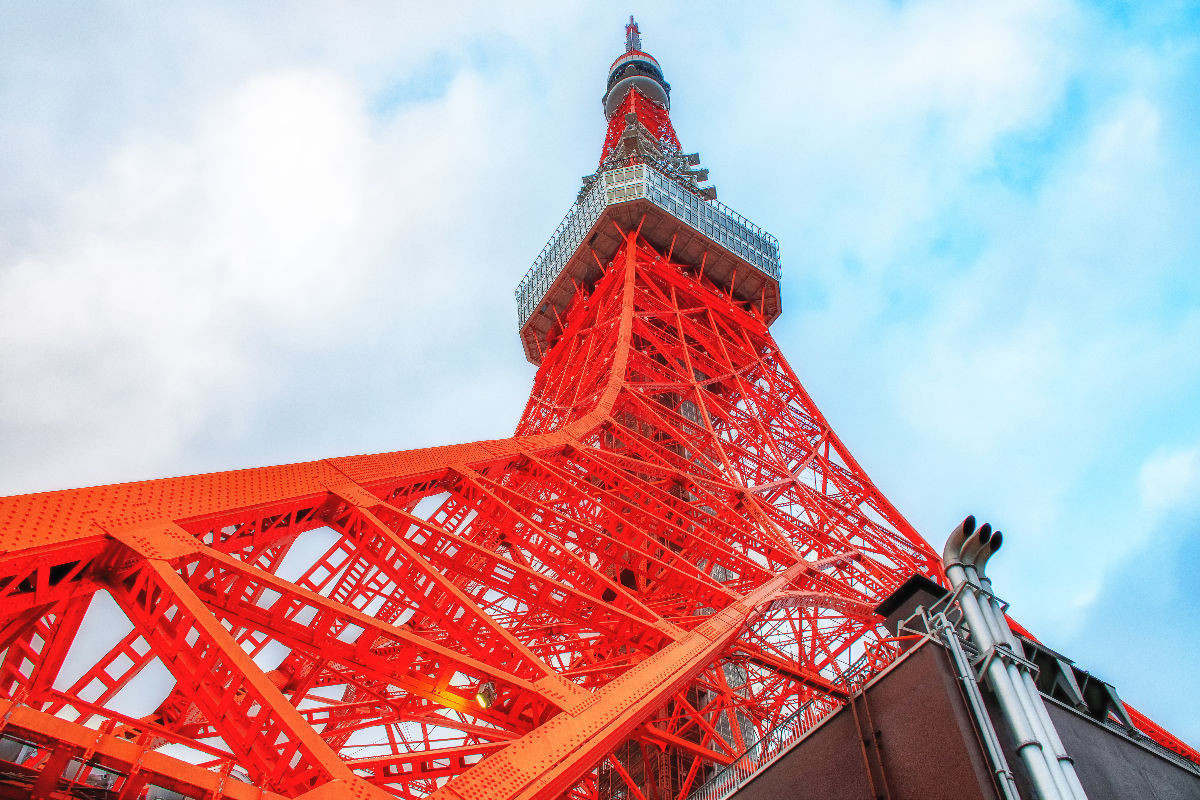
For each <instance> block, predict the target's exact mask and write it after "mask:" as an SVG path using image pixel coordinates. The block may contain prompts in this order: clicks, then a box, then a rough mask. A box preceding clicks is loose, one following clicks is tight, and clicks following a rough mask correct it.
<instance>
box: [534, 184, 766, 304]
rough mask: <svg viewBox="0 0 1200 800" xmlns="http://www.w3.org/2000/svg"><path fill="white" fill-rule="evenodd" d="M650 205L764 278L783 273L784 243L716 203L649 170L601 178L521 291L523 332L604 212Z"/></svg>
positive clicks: (559, 231)
mask: <svg viewBox="0 0 1200 800" xmlns="http://www.w3.org/2000/svg"><path fill="white" fill-rule="evenodd" d="M642 199H646V200H649V201H650V202H651V203H653V204H654V205H656V206H658V207H659V208H661V209H663V210H664V211H666V212H667V213H668V214H670V215H671V216H672V217H674V218H675V219H677V220H679V221H680V222H683V223H684V224H686V225H688V226H689V227H691V228H693V229H694V230H696V231H697V232H699V233H701V234H703V235H704V236H706V237H708V238H709V239H711V240H713V241H714V242H716V243H717V244H719V245H721V246H722V247H724V248H725V249H726V250H728V251H729V252H731V253H733V254H734V255H735V256H737V257H738V258H740V259H742V260H744V261H745V262H746V263H747V264H749V265H750V266H752V267H753V268H754V269H756V270H757V271H759V272H760V273H762V274H763V275H765V276H767V277H769V278H771V279H772V280H775V281H778V280H779V279H780V278H781V277H782V273H783V269H782V265H781V263H780V257H779V240H778V239H776V238H775V237H774V236H772V235H771V234H769V233H767V232H766V231H764V230H763V229H762V228H760V227H758V226H757V225H755V224H754V223H752V222H750V221H749V220H748V219H746V218H745V217H743V216H742V215H741V214H738V213H737V212H736V211H734V210H733V209H731V208H729V207H727V206H725V205H724V204H722V203H719V202H717V201H716V200H703V199H701V198H700V197H698V196H697V195H696V194H695V193H694V192H692V191H690V190H689V189H687V188H686V187H684V186H682V185H681V184H680V183H679V182H678V181H677V180H675V179H674V178H671V177H670V176H668V175H665V174H663V173H662V172H660V171H659V170H657V169H655V168H654V167H653V166H651V165H649V164H633V165H631V166H628V167H618V168H616V169H610V170H606V171H605V172H602V173H600V175H599V176H598V179H597V180H596V181H595V183H593V184H592V186H591V188H590V189H589V190H588V191H587V192H586V193H585V194H584V195H583V197H581V198H580V200H579V202H577V203H576V204H575V205H574V206H572V207H571V210H570V211H568V212H567V215H566V217H564V218H563V221H562V222H561V223H559V226H558V228H556V229H555V231H554V234H553V235H551V237H550V240H549V241H548V242H547V243H546V246H545V247H543V248H542V252H541V253H539V254H538V257H537V258H536V259H535V260H534V262H533V266H531V267H530V268H529V271H528V272H526V273H525V277H524V278H522V279H521V283H520V284H519V285H518V286H517V290H516V293H515V294H516V299H517V324H518V327H524V326H525V323H526V322H528V321H529V318H530V317H531V316H533V314H534V313H535V312H536V311H537V309H538V308H539V306H541V304H542V302H543V301H544V300H545V299H546V295H547V293H548V292H549V291H550V289H551V287H552V286H553V285H554V282H555V280H556V279H557V278H558V276H559V275H560V274H561V273H562V271H563V268H564V267H565V266H566V264H567V262H568V261H569V260H570V259H571V257H572V256H573V255H575V253H576V252H577V251H578V250H579V247H580V245H581V244H582V243H583V240H584V237H585V236H586V235H587V233H588V231H590V230H591V229H592V226H593V225H595V223H596V220H598V219H599V218H600V216H601V214H603V213H604V209H606V208H608V207H609V206H614V205H620V204H622V203H630V202H635V201H637V200H642Z"/></svg>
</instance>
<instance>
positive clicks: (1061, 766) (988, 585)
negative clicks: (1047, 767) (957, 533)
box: [967, 533, 1087, 800]
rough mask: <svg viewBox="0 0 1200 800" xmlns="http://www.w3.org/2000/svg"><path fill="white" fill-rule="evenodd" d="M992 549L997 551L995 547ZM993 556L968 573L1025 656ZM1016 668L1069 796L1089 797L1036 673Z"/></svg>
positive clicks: (1012, 643) (1015, 647)
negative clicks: (996, 583) (996, 582)
mask: <svg viewBox="0 0 1200 800" xmlns="http://www.w3.org/2000/svg"><path fill="white" fill-rule="evenodd" d="M999 535H1000V534H999V533H997V534H996V536H999ZM998 548H999V544H997V546H996V549H998ZM992 552H993V553H994V552H995V549H993V550H992ZM990 557H991V556H990V554H989V555H988V556H987V557H985V558H984V559H983V560H982V561H977V563H976V566H975V567H974V569H973V570H972V569H968V570H967V573H968V577H971V575H970V573H971V572H975V573H976V575H975V577H976V579H977V580H978V582H979V586H980V589H981V594H982V597H983V600H984V606H985V610H986V611H987V612H988V613H989V614H990V615H991V616H992V618H993V620H994V622H995V625H996V627H997V628H999V629H1000V631H1001V633H1002V636H1003V641H1004V643H1005V644H1006V645H1007V646H1008V647H1009V648H1010V649H1011V650H1012V651H1013V652H1014V653H1016V654H1017V655H1019V656H1021V657H1022V658H1024V656H1025V650H1024V648H1023V647H1022V646H1021V643H1020V641H1018V640H1017V637H1016V636H1015V635H1014V634H1013V632H1012V628H1011V627H1010V626H1009V624H1008V618H1007V617H1006V616H1005V615H1004V609H1003V608H1001V607H1000V601H999V600H998V599H997V598H996V593H995V591H994V590H993V588H992V581H991V579H990V578H988V576H987V572H986V567H987V559H988V558H990ZM1011 666H1012V667H1014V668H1017V665H1016V664H1012V665H1011ZM1017 672H1018V674H1019V679H1020V684H1021V686H1020V688H1021V689H1022V690H1023V691H1024V693H1025V695H1026V696H1027V697H1028V700H1029V703H1028V704H1029V707H1030V709H1031V710H1032V712H1033V714H1034V715H1035V717H1036V722H1037V723H1038V725H1039V726H1040V727H1041V728H1042V729H1043V731H1044V732H1045V742H1046V745H1047V746H1048V748H1049V751H1050V753H1051V754H1052V755H1053V756H1054V760H1055V761H1056V762H1058V763H1057V766H1058V770H1059V772H1060V774H1061V775H1062V778H1063V782H1064V784H1065V786H1066V789H1067V792H1068V796H1069V797H1071V798H1073V800H1087V793H1086V792H1085V791H1084V789H1083V784H1081V783H1080V782H1079V775H1078V774H1077V773H1076V772H1075V762H1074V760H1073V759H1072V758H1071V757H1070V756H1069V755H1068V754H1067V749H1066V747H1065V746H1064V745H1063V743H1062V739H1061V738H1060V737H1059V735H1058V730H1057V729H1056V728H1055V727H1054V722H1053V721H1052V720H1051V719H1050V712H1049V711H1047V709H1046V704H1045V702H1043V700H1042V695H1041V693H1040V692H1039V691H1038V688H1037V684H1036V683H1035V682H1034V679H1033V673H1032V672H1031V671H1030V670H1029V669H1028V668H1026V667H1024V666H1021V667H1020V668H1019V669H1017Z"/></svg>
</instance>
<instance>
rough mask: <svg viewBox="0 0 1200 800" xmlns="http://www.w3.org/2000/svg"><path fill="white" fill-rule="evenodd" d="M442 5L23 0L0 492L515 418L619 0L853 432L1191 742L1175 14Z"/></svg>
mask: <svg viewBox="0 0 1200 800" xmlns="http://www.w3.org/2000/svg"><path fill="white" fill-rule="evenodd" d="M432 5H434V4H428V3H424V4H415V3H414V4H411V5H406V4H403V3H401V4H385V3H382V2H379V3H363V4H358V5H355V6H354V7H353V10H346V9H345V8H342V7H341V6H339V5H335V4H332V3H331V4H315V3H301V4H299V5H297V6H289V8H288V12H287V15H286V16H283V15H281V12H280V10H279V9H278V8H277V7H273V6H268V5H266V4H264V5H259V6H250V7H245V6H243V5H240V4H224V5H222V4H217V5H213V4H206V5H204V6H201V5H198V4H196V5H191V4H172V5H170V6H169V7H166V6H164V7H156V8H149V9H147V8H143V7H135V6H132V5H128V4H123V3H108V4H94V5H88V6H83V7H73V8H72V9H71V10H70V11H69V13H68V12H67V11H65V10H63V9H62V7H51V6H47V5H45V4H40V3H27V4H22V3H13V4H9V6H8V7H7V8H6V20H5V25H4V26H3V27H2V28H0V141H2V142H3V143H4V146H3V147H2V148H0V220H3V223H2V225H0V371H2V373H3V380H2V381H0V451H2V452H3V453H4V457H3V458H0V493H6V494H7V493H18V492H25V491H37V490H42V489H51V488H66V487H70V486H77V485H85V484H95V483H108V482H115V481H123V480H134V479H139V478H146V477H158V476H165V475H174V474H186V473H194V472H202V471H210V470H219V469H229V468H234V467H241V466H252V465H259V464H268V463H281V462H288V461H298V460H304V459H311V458H319V457H322V456H328V455H341V454H349V453H360V452H373V451H379V450H388V449H399V448H406V447H415V446H421V445H427V444H435V443H445V442H452V441H464V440H470V439H476V438H484V437H494V436H500V435H505V434H506V433H508V432H510V431H511V429H512V427H513V425H514V424H515V421H516V419H517V416H518V415H519V413H520V409H521V406H522V404H523V401H524V398H525V396H526V394H527V392H528V388H529V385H530V383H531V380H532V367H530V366H529V365H528V364H526V363H525V362H524V361H523V359H522V356H521V349H520V346H519V343H518V341H517V338H516V328H515V316H516V314H515V308H514V304H513V298H512V290H513V288H514V287H515V285H516V283H517V281H518V280H519V279H520V276H521V275H522V274H523V272H524V271H525V269H526V268H527V266H528V264H529V263H530V262H531V261H532V259H533V257H534V256H535V255H536V254H537V252H538V251H539V250H540V249H541V246H542V244H543V243H544V241H545V238H546V237H547V236H549V235H550V233H551V232H552V231H553V229H554V227H555V225H556V224H557V223H558V220H559V219H560V218H561V217H562V215H563V214H564V213H565V212H566V210H567V208H568V206H569V204H570V202H571V201H572V200H573V198H574V195H575V191H576V189H577V188H578V181H579V176H581V175H584V174H586V173H588V172H590V171H591V170H592V169H593V168H594V165H595V161H596V159H597V157H598V154H599V148H600V141H601V138H602V136H603V119H602V116H601V112H600V107H599V99H600V95H601V93H602V91H603V81H604V73H605V69H606V67H607V65H608V63H609V62H610V61H611V59H612V58H613V57H614V56H615V55H616V54H617V53H618V52H619V50H620V46H621V41H622V25H623V21H624V19H625V17H626V15H627V14H628V13H629V12H630V11H631V10H632V11H633V12H634V13H636V14H637V15H638V18H639V21H640V22H641V23H642V30H643V33H644V40H645V44H646V47H647V48H648V49H649V50H650V51H651V52H653V53H654V54H655V55H656V56H657V57H658V58H659V60H660V61H661V62H662V64H663V67H664V69H665V70H666V73H667V78H668V80H669V81H671V83H672V85H673V87H674V88H673V102H674V108H673V111H672V116H673V119H674V121H675V125H676V129H677V130H678V132H679V136H680V139H681V140H682V141H683V143H684V146H685V147H686V148H688V149H689V150H699V151H700V153H701V156H702V158H703V161H704V164H705V165H706V166H708V167H709V168H710V169H711V171H712V177H713V181H714V183H716V184H717V186H718V189H719V191H720V197H721V199H722V200H723V201H725V202H726V203H728V204H729V205H731V206H733V207H734V208H735V209H737V210H738V211H740V212H741V213H743V214H745V215H746V216H748V217H749V218H751V219H753V220H755V221H756V222H758V223H759V224H761V225H762V226H764V227H765V228H767V229H768V230H770V231H771V232H772V233H774V234H776V235H777V236H778V237H779V239H780V241H781V244H782V248H783V254H784V306H785V311H784V316H783V317H782V318H781V319H780V320H779V321H778V322H777V323H776V325H775V327H774V332H775V335H776V337H777V339H778V340H779V342H780V344H781V345H782V347H783V349H784V351H785V353H786V354H787V355H788V357H789V358H790V360H791V362H792V365H793V367H794V368H795V370H796V372H797V373H798V374H799V375H800V377H801V380H803V381H804V382H805V385H806V386H807V388H808V389H809V391H810V392H811V393H812V395H813V396H814V398H815V399H816V401H817V402H818V404H819V405H820V406H821V408H822V410H823V411H824V412H825V413H826V415H827V416H828V417H829V418H830V420H831V422H832V423H833V425H834V427H835V429H836V430H837V431H838V433H839V434H840V435H841V437H842V438H843V439H844V440H845V441H846V442H847V444H848V445H849V446H850V448H851V450H852V451H853V452H854V453H855V454H856V456H857V457H858V458H859V460H860V461H861V462H862V463H863V465H864V466H865V467H866V468H867V469H868V471H869V472H870V473H871V474H872V476H873V477H874V478H875V480H876V482H877V483H878V484H879V485H880V487H881V488H882V489H883V491H884V492H885V493H887V494H888V496H889V497H890V498H891V499H892V500H893V502H894V503H895V504H896V505H897V506H898V507H899V508H900V509H901V510H902V511H903V512H904V513H905V514H906V515H907V516H908V517H909V519H910V520H911V521H912V522H913V523H914V524H915V525H916V526H917V528H918V529H919V530H921V531H922V532H923V533H924V534H925V535H926V536H927V538H929V539H930V540H931V541H932V542H934V543H935V544H939V543H940V542H941V540H942V537H943V536H944V535H945V534H946V533H947V532H948V531H949V530H950V528H951V527H952V526H953V525H954V523H955V522H957V520H958V519H960V518H961V517H962V516H963V515H964V514H966V513H968V512H974V513H976V514H977V515H979V516H981V517H982V518H984V519H990V520H991V521H992V522H993V523H994V524H996V525H998V526H999V527H1001V528H1003V529H1004V530H1005V532H1006V534H1007V538H1006V547H1005V551H1004V552H1003V553H1002V554H1001V555H1000V556H998V557H997V561H996V563H995V567H994V572H995V577H996V585H997V587H998V589H999V591H1000V592H1001V593H1003V594H1004V595H1005V596H1006V597H1007V598H1008V599H1009V600H1010V601H1011V603H1012V607H1013V613H1014V614H1015V615H1016V616H1017V617H1018V618H1019V619H1021V620H1022V621H1023V622H1025V624H1027V625H1028V626H1029V627H1030V628H1031V629H1032V630H1033V631H1034V632H1035V633H1037V634H1038V635H1040V636H1041V637H1042V638H1044V639H1045V640H1046V641H1047V643H1048V644H1050V645H1051V646H1053V647H1055V648H1057V649H1059V650H1062V651H1064V652H1066V653H1067V654H1069V655H1071V656H1072V657H1074V658H1075V659H1076V660H1077V661H1078V662H1079V663H1080V664H1081V665H1082V666H1084V667H1085V668H1090V669H1092V670H1093V671H1094V672H1096V673H1097V674H1099V675H1100V676H1102V677H1104V678H1105V679H1107V680H1109V681H1111V682H1113V683H1114V684H1116V686H1117V688H1118V690H1119V691H1120V693H1121V694H1122V696H1123V697H1125V698H1126V699H1128V700H1129V701H1130V702H1132V703H1134V704H1135V705H1138V706H1139V707H1141V708H1142V710H1144V711H1145V712H1147V713H1149V714H1150V715H1151V716H1153V717H1155V718H1157V719H1159V720H1160V721H1161V722H1162V723H1163V724H1164V725H1166V726H1168V727H1170V728H1172V729H1173V730H1175V731H1176V732H1178V733H1179V734H1180V735H1182V736H1183V737H1184V738H1186V739H1188V740H1190V741H1191V742H1192V743H1193V744H1196V743H1200V723H1198V722H1197V720H1200V700H1198V699H1197V693H1195V692H1193V691H1189V689H1188V686H1189V685H1190V684H1189V679H1190V677H1191V676H1190V674H1189V670H1190V666H1191V662H1192V660H1193V659H1194V658H1195V657H1196V655H1198V651H1200V646H1197V645H1196V642H1197V641H1200V622H1198V621H1197V620H1198V616H1197V611H1198V610H1200V601H1197V599H1196V597H1195V588H1196V586H1197V581H1196V579H1195V575H1196V574H1197V568H1198V567H1200V270H1198V269H1197V265H1198V264H1200V224H1197V223H1198V222H1200V219H1198V216H1200V215H1198V214H1197V212H1196V198H1197V197H1200V96H1198V93H1200V90H1198V89H1197V87H1198V86H1200V49H1198V48H1200V10H1198V9H1197V7H1196V6H1195V5H1194V4H1186V3H1132V2H1131V3H1095V4H1088V3H1073V2H1067V1H1066V0H1063V1H1062V2H1011V3H969V2H951V1H950V0H945V1H942V0H925V1H924V2H904V3H889V2H874V3H872V2H861V3H834V2H810V3H789V4H779V5H756V6H755V8H754V9H753V10H751V11H745V10H742V11H731V10H729V9H728V8H727V7H726V4H718V3H700V4H696V3H688V4H682V3H680V4H670V3H648V4H646V5H645V7H643V8H633V9H630V8H627V7H625V6H607V7H604V6H600V7H591V6H589V7H584V6H583V5H581V4H573V3H553V4H551V3H546V4H540V3H533V2H530V3H522V4H512V5H506V6H505V7H504V8H503V9H500V8H493V7H492V5H491V4H478V5H471V4H441V5H438V6H437V7H431V6H432ZM1176 687H1180V688H1176Z"/></svg>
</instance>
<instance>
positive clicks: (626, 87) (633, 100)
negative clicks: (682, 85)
mask: <svg viewBox="0 0 1200 800" xmlns="http://www.w3.org/2000/svg"><path fill="white" fill-rule="evenodd" d="M603 104H604V115H605V117H606V118H607V119H608V133H607V134H606V135H605V137H604V149H603V151H602V152H601V154H600V163H601V164H603V163H604V162H605V160H606V159H608V158H609V157H610V156H612V155H613V154H614V153H615V152H616V151H617V149H618V145H619V144H620V142H621V140H622V138H624V137H625V135H626V134H628V138H630V139H631V140H632V139H633V138H636V135H637V134H638V133H641V134H642V135H643V137H644V136H645V135H646V134H649V136H650V137H652V138H653V140H654V142H653V145H654V146H656V148H657V149H658V150H660V151H661V154H660V155H661V156H666V157H670V156H671V155H673V154H675V153H678V152H679V149H680V146H679V138H678V137H677V136H676V135H675V129H674V128H673V127H672V126H671V117H670V114H669V111H670V108H671V85H670V84H669V83H667V81H666V79H665V78H664V77H663V72H662V68H661V67H660V66H659V65H658V61H657V60H655V58H654V56H652V55H650V54H649V53H646V52H643V51H642V34H641V32H640V31H639V30H638V25H637V22H635V21H634V19H633V17H632V16H631V17H630V18H629V24H628V25H626V26H625V52H624V53H623V54H622V55H620V56H618V57H617V60H616V61H614V62H613V64H612V66H611V67H610V68H609V70H608V85H607V87H606V90H605V92H604V100H603ZM639 126H640V128H641V130H640V131H639ZM626 160H628V158H627V159H626ZM634 160H638V159H634Z"/></svg>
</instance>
